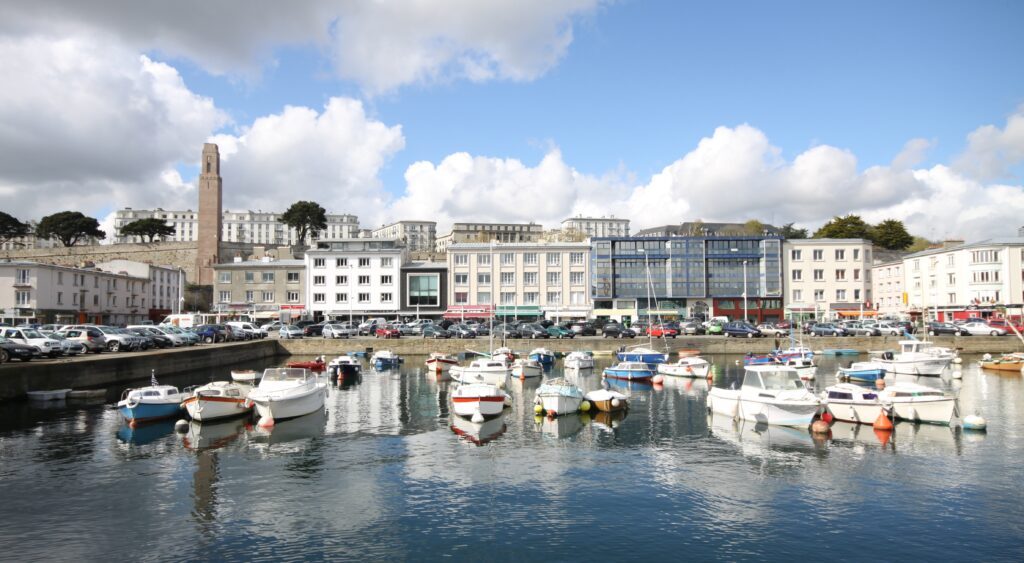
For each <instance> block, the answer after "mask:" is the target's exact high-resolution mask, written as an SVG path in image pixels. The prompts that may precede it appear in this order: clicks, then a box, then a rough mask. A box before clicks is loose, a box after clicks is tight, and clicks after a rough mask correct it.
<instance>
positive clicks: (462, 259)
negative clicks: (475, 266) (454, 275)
mask: <svg viewBox="0 0 1024 563" xmlns="http://www.w3.org/2000/svg"><path fill="white" fill-rule="evenodd" d="M452 260H453V261H454V262H455V265H456V266H467V265H469V255H468V254H456V255H455V256H454V257H453V258H452Z"/></svg>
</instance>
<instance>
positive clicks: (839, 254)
mask: <svg viewBox="0 0 1024 563" xmlns="http://www.w3.org/2000/svg"><path fill="white" fill-rule="evenodd" d="M836 260H846V250H843V249H842V248H837V249H836Z"/></svg>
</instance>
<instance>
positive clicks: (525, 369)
mask: <svg viewBox="0 0 1024 563" xmlns="http://www.w3.org/2000/svg"><path fill="white" fill-rule="evenodd" d="M543 374H544V366H543V365H541V363H540V362H539V361H538V360H534V359H532V358H519V359H518V360H516V361H514V362H512V377H516V378H519V379H525V378H527V377H540V376H541V375H543Z"/></svg>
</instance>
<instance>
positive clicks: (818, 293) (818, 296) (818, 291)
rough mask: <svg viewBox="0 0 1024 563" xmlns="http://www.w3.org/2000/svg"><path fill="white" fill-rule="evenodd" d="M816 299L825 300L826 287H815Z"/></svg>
mask: <svg viewBox="0 0 1024 563" xmlns="http://www.w3.org/2000/svg"><path fill="white" fill-rule="evenodd" d="M814 300H815V301H824V300H825V290H824V289H815V290H814Z"/></svg>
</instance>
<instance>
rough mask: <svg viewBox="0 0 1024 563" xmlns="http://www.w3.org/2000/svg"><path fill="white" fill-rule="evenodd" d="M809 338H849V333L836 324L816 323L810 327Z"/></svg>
mask: <svg viewBox="0 0 1024 563" xmlns="http://www.w3.org/2000/svg"><path fill="white" fill-rule="evenodd" d="M811 336H849V333H848V332H846V329H845V328H843V327H841V326H839V325H837V324H833V323H818V324H816V325H814V326H813V327H811Z"/></svg>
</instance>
